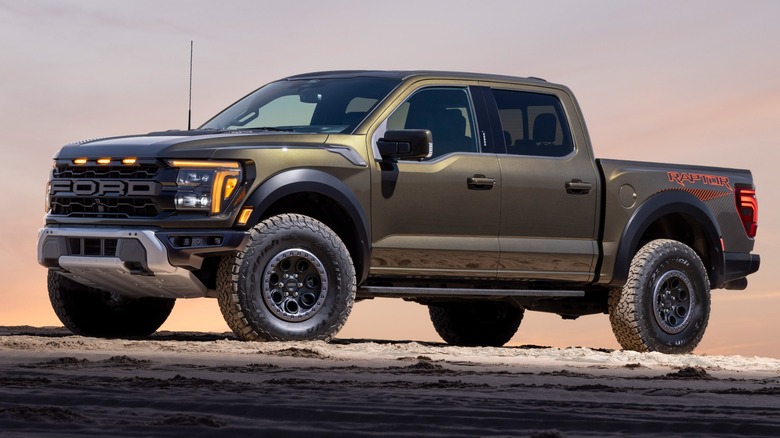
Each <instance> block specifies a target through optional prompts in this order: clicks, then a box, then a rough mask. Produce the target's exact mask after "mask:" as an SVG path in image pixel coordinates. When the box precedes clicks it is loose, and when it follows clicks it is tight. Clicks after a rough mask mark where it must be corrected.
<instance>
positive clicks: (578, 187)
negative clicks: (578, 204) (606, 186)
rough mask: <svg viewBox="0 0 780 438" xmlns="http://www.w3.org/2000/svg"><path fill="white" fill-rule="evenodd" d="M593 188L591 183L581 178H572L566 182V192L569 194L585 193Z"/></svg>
mask: <svg viewBox="0 0 780 438" xmlns="http://www.w3.org/2000/svg"><path fill="white" fill-rule="evenodd" d="M592 188H593V184H591V183H589V182H584V181H582V180H581V179H573V180H571V181H567V182H566V193H568V194H570V195H587V194H588V193H590V190H591V189H592Z"/></svg>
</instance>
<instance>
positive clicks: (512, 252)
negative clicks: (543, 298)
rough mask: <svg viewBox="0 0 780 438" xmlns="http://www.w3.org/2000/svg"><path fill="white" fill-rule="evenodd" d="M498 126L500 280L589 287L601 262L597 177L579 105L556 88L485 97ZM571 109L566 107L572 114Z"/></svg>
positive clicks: (490, 92)
mask: <svg viewBox="0 0 780 438" xmlns="http://www.w3.org/2000/svg"><path fill="white" fill-rule="evenodd" d="M483 90H484V96H485V101H486V103H487V106H488V109H489V111H490V113H491V115H492V117H491V120H492V121H493V124H494V125H495V124H496V123H495V120H498V121H499V123H498V124H499V126H500V127H501V128H500V131H498V130H495V129H494V131H493V132H494V133H496V132H500V135H501V137H503V140H504V146H505V153H499V154H498V162H499V167H500V169H501V181H502V196H501V223H500V231H499V245H500V248H501V249H500V256H499V265H498V275H499V277H503V278H518V279H519V278H523V279H551V280H570V281H589V280H591V279H592V278H593V271H594V265H595V260H596V254H597V250H598V247H597V236H598V229H597V224H596V222H597V218H598V215H597V205H598V201H599V195H598V174H597V171H596V167H595V163H594V160H593V158H592V157H591V155H590V149H589V148H588V147H587V146H586V141H587V140H586V139H585V138H584V137H579V138H577V137H575V136H573V132H574V133H577V134H578V135H582V132H583V130H582V129H576V130H575V129H572V128H571V125H570V121H569V118H568V117H567V114H576V108H574V105H573V102H572V101H571V100H570V99H569V98H568V96H567V95H566V94H565V93H564V92H563V91H562V90H558V89H554V88H550V89H546V88H542V87H538V88H534V87H530V88H524V87H519V86H518V88H511V87H506V88H504V87H502V88H495V87H494V88H490V89H483ZM565 105H566V106H565Z"/></svg>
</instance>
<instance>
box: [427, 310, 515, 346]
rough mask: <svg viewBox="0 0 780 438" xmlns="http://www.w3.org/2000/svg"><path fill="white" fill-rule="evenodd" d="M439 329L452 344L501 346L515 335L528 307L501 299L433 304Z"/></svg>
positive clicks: (435, 326)
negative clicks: (523, 307) (518, 305)
mask: <svg viewBox="0 0 780 438" xmlns="http://www.w3.org/2000/svg"><path fill="white" fill-rule="evenodd" d="M428 313H429V314H430V316H431V322H433V327H434V328H435V329H436V333H438V334H439V336H441V338H442V339H444V341H445V342H447V343H448V344H451V345H459V346H464V347H500V346H502V345H504V344H506V343H507V342H509V340H510V339H512V336H514V335H515V333H516V332H517V328H518V327H520V322H521V321H522V320H523V313H524V309H522V308H519V307H515V306H512V305H511V304H509V303H504V302H499V301H479V302H464V303H439V304H429V305H428Z"/></svg>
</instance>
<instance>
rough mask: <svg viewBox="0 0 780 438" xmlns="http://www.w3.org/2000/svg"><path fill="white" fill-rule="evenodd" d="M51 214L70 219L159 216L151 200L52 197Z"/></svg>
mask: <svg viewBox="0 0 780 438" xmlns="http://www.w3.org/2000/svg"><path fill="white" fill-rule="evenodd" d="M51 214H61V215H66V216H72V217H106V218H108V217H111V218H132V217H154V216H157V215H158V214H160V211H159V210H158V209H157V205H156V204H155V203H154V200H153V199H152V198H130V197H122V198H118V197H94V198H85V197H64V196H54V197H52V200H51Z"/></svg>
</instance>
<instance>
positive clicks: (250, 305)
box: [217, 214, 356, 341]
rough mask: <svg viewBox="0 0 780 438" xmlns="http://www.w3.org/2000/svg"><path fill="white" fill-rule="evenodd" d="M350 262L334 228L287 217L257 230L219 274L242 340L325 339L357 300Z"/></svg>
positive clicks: (222, 297)
mask: <svg viewBox="0 0 780 438" xmlns="http://www.w3.org/2000/svg"><path fill="white" fill-rule="evenodd" d="M355 282H356V278H355V268H354V266H353V264H352V258H351V257H350V255H349V252H348V251H347V248H346V247H345V246H344V243H343V242H342V241H341V239H339V237H338V235H336V233H335V232H333V230H331V229H330V228H328V227H327V226H326V225H325V224H323V223H322V222H320V221H317V220H315V219H313V218H311V217H308V216H302V215H297V214H282V215H279V216H274V217H271V218H268V219H266V220H264V221H263V222H261V223H260V224H258V225H257V226H255V227H254V228H253V229H252V230H251V233H250V241H249V243H248V244H247V246H246V248H244V250H243V251H242V252H240V253H238V254H236V256H235V257H225V258H223V260H222V263H221V265H220V268H219V272H218V275H217V289H218V294H217V299H218V301H219V307H220V310H221V311H222V315H223V316H224V318H225V322H227V324H228V326H229V327H230V328H231V330H233V332H234V333H235V334H236V335H237V336H238V337H239V338H241V339H243V340H250V341H251V340H264V341H292V340H312V339H319V340H327V339H330V338H331V337H332V336H334V335H335V334H336V333H337V332H338V331H339V330H340V329H341V327H342V326H343V325H344V323H345V322H346V320H347V317H348V316H349V313H350V311H351V309H352V304H353V303H354V301H355V287H356V286H355Z"/></svg>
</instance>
